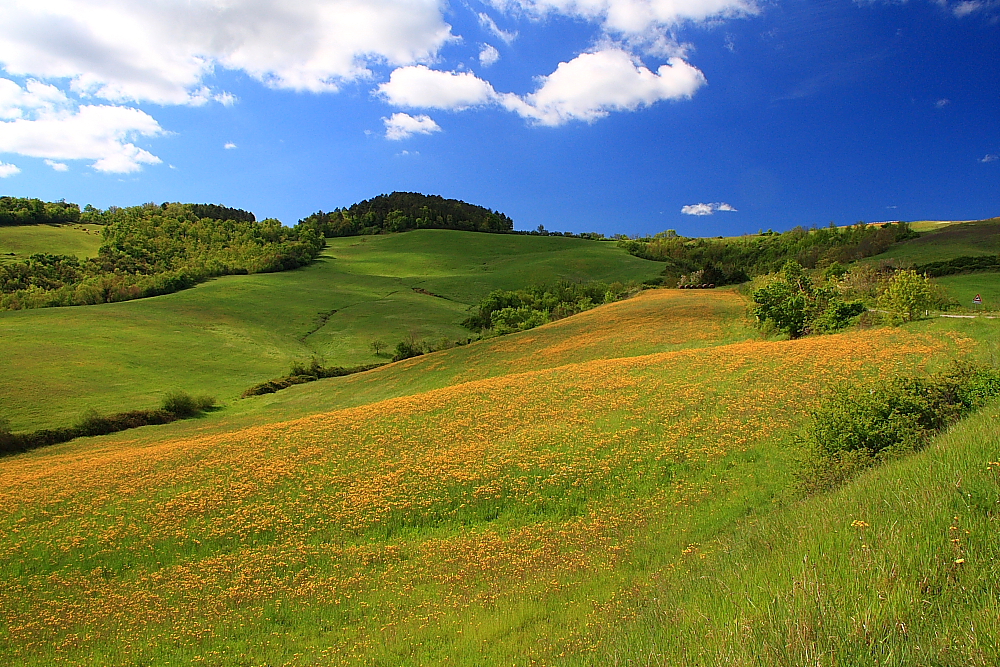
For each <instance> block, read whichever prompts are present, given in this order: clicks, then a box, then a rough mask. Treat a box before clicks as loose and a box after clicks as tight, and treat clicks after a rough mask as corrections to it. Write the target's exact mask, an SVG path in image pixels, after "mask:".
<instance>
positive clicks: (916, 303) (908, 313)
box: [878, 269, 933, 324]
mask: <svg viewBox="0 0 1000 667" xmlns="http://www.w3.org/2000/svg"><path fill="white" fill-rule="evenodd" d="M932 301H933V294H932V291H931V281H930V279H929V278H928V277H927V276H923V275H920V274H918V273H917V272H916V271H912V270H908V269H907V270H902V271H897V272H896V273H895V275H893V276H892V278H890V279H889V284H888V286H887V287H886V288H885V291H884V292H882V294H881V295H880V296H879V298H878V305H879V307H880V308H882V309H883V310H885V311H887V316H888V319H889V320H890V322H892V323H893V324H899V323H901V322H912V321H913V320H915V319H917V317H918V316H919V315H920V313H922V312H923V311H925V310H928V309H929V308H930V307H931V303H932Z"/></svg>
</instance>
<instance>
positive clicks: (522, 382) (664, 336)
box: [0, 292, 985, 665]
mask: <svg viewBox="0 0 1000 667" xmlns="http://www.w3.org/2000/svg"><path fill="white" fill-rule="evenodd" d="M675 294H676V293H675ZM668 298H671V299H676V298H682V299H694V298H700V299H703V301H702V303H701V305H700V306H698V307H699V308H703V309H704V308H707V309H708V310H711V309H713V308H726V307H728V306H727V304H728V303H729V300H732V299H738V297H736V296H735V295H734V294H733V293H723V292H718V293H703V294H690V293H683V296H681V297H675V296H671V297H663V296H657V293H651V296H648V297H645V298H638V299H635V300H631V301H626V302H621V303H616V304H610V305H608V306H605V307H602V308H598V309H595V310H593V311H589V312H587V313H583V314H581V315H578V316H575V317H574V318H570V319H569V320H566V321H565V323H564V324H562V328H561V329H560V327H559V326H558V325H560V324H561V323H555V324H554V325H550V326H549V327H543V328H541V329H538V330H535V331H532V332H527V333H526V334H522V335H520V336H512V337H508V338H504V339H497V340H494V341H489V342H488V346H487V345H485V344H484V345H483V346H482V349H479V350H478V351H477V350H476V349H475V348H476V347H477V346H470V347H469V348H460V349H457V350H450V351H446V352H441V353H438V354H435V355H430V356H428V357H426V358H423V359H420V360H413V361H408V362H403V363H402V364H399V365H396V366H397V368H396V370H394V371H393V372H394V373H396V374H397V376H398V375H399V374H400V373H403V372H407V371H405V369H410V370H409V371H408V372H413V373H419V372H424V371H427V370H428V369H427V366H428V365H432V364H436V365H437V366H436V368H437V370H436V372H437V373H438V374H439V375H440V376H447V377H450V378H452V379H451V382H452V384H448V385H447V386H442V387H440V388H436V389H430V390H428V391H423V392H419V393H412V394H409V395H401V396H397V397H394V398H387V399H385V400H379V401H375V402H370V403H366V404H362V405H356V406H354V407H347V408H342V409H337V410H334V411H327V412H320V413H318V414H315V415H311V416H307V417H303V418H299V419H294V420H290V421H275V422H274V423H268V424H263V425H257V426H252V427H248V428H243V429H240V430H235V431H231V432H223V433H214V434H207V435H192V436H190V437H178V438H174V439H166V440H162V441H156V440H151V439H150V438H149V437H148V436H144V437H142V438H141V439H139V438H130V437H125V436H121V435H120V436H118V437H111V438H104V439H98V440H92V441H89V442H87V441H81V442H79V443H73V444H70V445H65V446H60V447H56V448H52V449H50V450H40V451H36V452H33V453H31V454H27V455H23V456H17V457H11V458H7V459H3V460H0V479H2V484H0V619H2V620H3V623H2V624H0V656H2V657H3V658H4V661H5V663H6V664H18V665H52V664H74V665H80V664H94V665H97V664H115V665H167V664H170V665H178V664H208V665H327V664H329V665H339V664H376V665H428V664H445V665H447V664H468V665H484V664H507V665H510V664H516V665H532V664H562V663H579V664H586V663H593V664H614V661H616V660H618V659H619V658H620V657H622V656H625V657H627V659H628V661H631V662H632V663H634V664H646V662H641V663H640V657H638V656H637V655H636V654H635V653H634V649H635V647H636V646H639V644H638V643H637V642H635V641H633V640H632V639H630V637H631V635H623V634H622V632H626V631H627V632H636V633H640V634H642V636H644V637H650V636H651V635H650V627H651V626H655V629H656V631H657V632H661V633H662V632H663V628H664V627H668V626H669V624H679V623H681V621H680V620H678V619H677V618H674V617H672V616H670V614H668V613H667V612H666V611H664V610H669V609H670V608H671V603H670V602H669V596H670V595H676V596H677V600H678V604H680V600H681V599H682V598H683V599H684V600H686V603H687V604H688V605H689V606H690V608H691V609H692V611H691V614H692V618H695V617H696V611H694V605H693V603H692V602H691V594H688V593H684V594H683V595H682V594H681V593H679V592H677V590H676V589H677V587H679V586H681V585H682V584H683V583H684V582H686V581H687V578H688V577H689V576H690V573H691V572H699V571H700V570H699V568H711V567H713V564H714V563H719V562H721V560H720V559H723V558H731V550H730V551H726V549H724V548H722V547H721V546H720V545H722V544H724V539H723V538H724V536H726V535H729V534H731V533H732V532H733V531H736V530H741V529H742V528H741V527H746V526H751V527H753V526H754V525H756V523H757V519H756V517H759V516H764V515H767V514H768V513H769V512H772V511H775V510H774V508H776V507H785V506H788V505H789V503H794V502H796V500H795V498H794V497H793V494H792V491H790V489H792V488H793V486H794V484H793V482H794V479H793V477H794V475H793V473H794V469H795V465H796V461H797V457H798V456H799V455H800V453H801V452H800V448H799V447H798V446H797V444H796V440H795V433H796V432H797V430H798V429H799V428H800V427H801V426H802V424H803V423H804V420H805V419H806V416H807V414H808V411H809V410H810V409H811V408H812V407H814V406H815V405H816V402H817V401H818V400H819V398H820V397H821V396H822V394H823V392H824V391H826V390H827V389H829V388H830V387H832V386H834V385H836V384H837V383H839V382H841V381H843V380H845V379H848V378H859V377H880V376H882V375H885V374H889V373H893V372H900V371H905V372H912V373H917V372H920V371H921V370H922V369H925V368H927V367H929V366H932V365H936V364H941V363H943V361H944V360H945V359H947V358H950V357H953V356H956V355H960V354H962V353H963V351H966V352H967V351H969V350H971V349H972V348H973V346H974V341H973V340H972V339H970V338H968V337H964V336H963V335H961V334H955V333H954V332H947V333H948V334H949V335H946V333H941V332H933V333H932V332H922V331H920V330H918V329H872V330H863V331H855V332H851V333H846V334H840V335H833V336H824V337H809V338H804V339H800V340H795V341H766V340H743V341H742V342H732V343H729V344H717V345H715V346H709V345H708V343H707V342H706V343H705V346H701V345H700V343H699V341H703V340H704V341H710V340H713V339H714V340H716V341H724V339H725V337H726V336H728V335H732V336H735V335H736V332H739V331H744V330H743V329H742V328H741V327H742V326H743V325H741V324H740V323H739V322H738V321H737V320H735V319H733V320H732V321H729V322H727V323H719V322H717V321H713V320H712V318H703V319H702V318H698V317H697V316H694V315H692V316H691V317H690V319H684V318H683V316H678V318H677V320H676V321H675V322H674V324H673V325H671V326H670V327H660V329H662V331H663V332H660V333H655V332H657V331H659V330H658V329H657V326H658V323H657V322H656V317H657V310H656V306H657V305H661V306H662V305H663V303H661V302H660V301H657V299H660V300H665V299H668ZM685 303H687V302H685ZM691 303H694V302H693V301H692V302H691ZM682 305H683V304H682ZM688 305H689V306H690V305H691V304H690V303H689V304H688ZM675 307H676V308H679V310H678V311H677V312H684V308H682V307H679V306H677V305H676V303H674V302H671V303H670V304H668V307H667V308H666V310H667V311H668V313H669V312H670V311H669V309H670V308H675ZM661 310H664V309H662V308H661ZM692 312H693V311H692ZM644 322H645V323H646V324H641V325H640V324H637V323H644ZM626 323H627V324H629V326H625V324H626ZM547 330H551V331H555V332H556V333H554V334H547V333H546V331H547ZM645 330H650V331H653V332H654V333H652V334H650V335H649V336H647V337H644V336H643V335H642V332H643V331H645ZM566 331H569V332H570V333H565V332H566ZM670 331H672V332H673V334H670V333H669V332H670ZM664 332H666V333H664ZM671 336H673V338H672V337H671ZM685 336H686V338H685ZM677 341H683V344H681V345H675V346H674V347H675V348H687V349H672V348H671V345H672V344H674V343H676V342H677ZM656 349H661V350H662V349H667V350H668V351H660V352H657V351H655V350H656ZM487 350H489V351H490V352H491V353H492V354H494V355H495V356H493V357H491V359H492V362H491V363H492V364H493V366H488V365H487V362H486V361H484V362H483V365H482V367H480V368H479V369H478V370H477V366H476V365H475V364H474V363H471V361H472V359H471V356H470V355H473V354H475V355H480V356H484V357H489V354H487ZM453 353H454V355H453V356H452V354H453ZM500 368H506V369H507V371H506V372H505V373H504V372H500V371H499V370H498V369H500ZM400 369H404V370H400ZM379 372H380V371H376V372H374V373H372V374H369V375H368V377H367V379H365V378H364V376H352V377H351V378H344V380H350V382H351V383H353V385H352V384H348V383H341V385H337V386H357V385H358V384H359V383H360V382H362V381H363V382H369V383H371V382H377V378H378V377H380V376H379V375H378V373H379ZM314 384H315V385H317V386H319V385H323V384H324V383H323V382H317V383H314ZM330 386H333V385H330ZM318 390H319V389H316V388H310V391H318ZM984 465H985V463H984ZM855 518H858V519H861V518H864V519H866V520H867V521H869V522H871V523H873V524H874V521H873V518H872V516H870V515H863V516H862V515H858V516H857V517H855ZM801 520H803V521H806V520H807V519H806V518H802V519H801ZM850 527H851V524H850V522H849V521H848V528H850ZM852 530H853V531H854V533H849V534H851V535H855V534H857V533H858V532H859V531H862V530H869V528H868V527H867V526H866V527H865V528H863V529H862V528H858V527H857V526H855V527H854V528H852ZM720 540H723V541H720ZM772 548H774V549H778V548H780V547H779V545H777V544H775V545H772ZM706 571H709V570H706ZM711 573H712V576H713V577H718V576H719V573H718V571H717V570H711ZM699 576H700V575H699ZM802 585H803V586H805V587H808V586H810V585H812V584H810V583H809V582H808V581H806V582H804V583H803V584H802ZM713 587H714V590H715V591H716V592H715V594H716V595H720V596H724V595H730V594H733V592H732V591H731V590H730V591H729V592H728V593H727V592H726V588H725V582H724V581H721V580H720V581H717V582H714V583H713ZM803 590H811V589H808V588H804V589H803ZM699 594H700V593H699ZM661 595H666V596H667V597H666V598H663V599H661V598H660V596H661ZM685 596H687V597H685ZM689 620H690V619H689ZM650 624H651V625H650ZM709 626H711V624H706V626H705V627H709ZM712 627H715V626H712ZM709 629H710V631H713V632H716V633H720V632H721V629H720V628H718V627H715V629H714V630H712V629H711V627H710V628H709ZM654 634H655V633H654ZM737 634H738V633H737ZM685 636H686V637H688V639H689V640H690V639H692V637H693V635H690V634H689V635H685ZM727 636H730V637H732V633H730V635H727ZM772 639H773V638H772ZM761 641H763V639H762V640H761ZM776 641H778V642H779V643H780V642H782V641H784V640H782V639H781V638H778V639H777V640H776ZM669 643H670V642H669V641H668V639H663V638H659V639H658V638H656V637H653V638H652V639H649V640H648V642H647V643H644V644H641V645H642V646H643V647H646V648H648V649H649V651H650V653H649V655H650V656H652V655H661V659H650V660H648V661H647V662H651V663H654V664H681V663H680V661H679V660H676V659H674V660H670V659H667V658H664V657H662V656H663V654H660V653H657V651H661V650H663V649H664V647H665V646H667V645H668V644H669ZM616 656H617V657H616ZM622 659H623V660H624V659H625V658H622ZM796 659H797V657H796ZM623 664H624V663H623ZM699 664H701V663H699ZM705 664H712V662H711V661H710V660H709V661H708V662H706V663H705ZM746 664H752V663H750V662H747V663H746ZM762 664H779V663H762ZM788 664H804V663H802V662H794V661H792V662H789V663H788ZM810 664H813V663H810ZM815 664H823V665H826V664H831V665H832V664H834V663H833V662H822V661H818V662H815ZM837 664H839V663H837ZM845 664H846V663H845ZM880 664H881V663H880Z"/></svg>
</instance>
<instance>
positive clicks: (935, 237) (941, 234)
mask: <svg viewBox="0 0 1000 667" xmlns="http://www.w3.org/2000/svg"><path fill="white" fill-rule="evenodd" d="M997 253H1000V218H991V219H989V220H977V221H974V222H962V223H955V224H951V225H946V226H942V227H940V228H938V229H936V230H933V231H929V232H928V233H926V234H924V235H923V236H921V237H920V238H917V239H913V240H910V241H904V242H902V243H897V244H895V245H893V246H892V247H891V248H889V250H888V251H886V252H884V253H882V254H881V255H876V256H875V257H874V258H873V259H875V260H883V259H896V260H905V261H908V262H913V263H915V264H925V263H927V262H937V261H941V260H946V259H951V258H953V257H962V256H975V255H995V254H997Z"/></svg>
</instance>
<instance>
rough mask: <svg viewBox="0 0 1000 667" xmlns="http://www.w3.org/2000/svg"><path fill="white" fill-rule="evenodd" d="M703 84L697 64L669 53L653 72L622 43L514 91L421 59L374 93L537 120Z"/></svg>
mask: <svg viewBox="0 0 1000 667" xmlns="http://www.w3.org/2000/svg"><path fill="white" fill-rule="evenodd" d="M704 84H705V77H704V75H703V74H702V73H701V71H699V70H698V69H697V68H695V67H693V66H691V65H689V64H688V63H686V62H684V61H683V60H681V59H680V58H671V59H670V60H669V61H668V62H667V64H666V65H661V66H660V67H659V68H658V69H657V71H656V72H655V73H654V72H652V71H650V70H649V69H648V68H646V67H645V66H643V65H642V64H641V63H638V62H636V61H635V60H634V59H633V57H632V56H631V55H630V54H629V53H627V52H626V51H624V50H622V49H621V48H617V47H612V48H608V49H605V50H602V51H595V52H593V53H582V54H580V55H579V56H577V57H576V58H574V59H573V60H571V61H569V62H564V63H559V66H558V67H556V71H555V72H553V73H552V74H550V75H548V76H544V77H539V87H538V89H537V90H536V91H535V92H533V93H530V94H528V95H525V96H524V97H519V96H517V95H515V94H513V93H498V92H497V91H496V90H494V88H493V86H492V85H491V84H490V83H489V82H488V81H484V80H483V79H480V78H479V77H477V76H476V75H475V74H473V73H471V72H444V71H440V70H432V69H429V68H428V67H426V66H424V65H416V66H410V67H401V68H399V69H397V70H395V71H394V72H393V73H392V74H391V75H390V77H389V81H388V82H387V83H383V84H381V85H380V86H379V93H380V94H381V95H382V96H383V97H384V98H385V99H386V100H387V101H388V102H389V103H390V104H393V105H395V106H400V107H411V108H428V109H448V110H460V109H466V108H469V107H475V106H486V105H499V106H502V107H504V108H506V109H507V110H508V111H513V112H514V113H516V114H518V115H520V116H522V117H523V118H527V119H530V120H532V121H534V122H536V123H538V124H539V125H548V126H557V125H563V124H565V123H568V122H570V121H572V120H582V121H586V122H592V121H594V120H597V119H598V118H602V117H604V116H607V115H608V113H610V112H611V111H634V110H635V109H637V108H639V107H643V106H648V105H650V104H654V103H656V102H658V101H661V100H669V99H681V98H689V97H691V96H692V95H694V93H695V91H697V90H698V89H699V88H700V87H701V86H703V85H704Z"/></svg>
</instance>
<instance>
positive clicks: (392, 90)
mask: <svg viewBox="0 0 1000 667" xmlns="http://www.w3.org/2000/svg"><path fill="white" fill-rule="evenodd" d="M378 90H379V93H381V94H382V96H383V97H385V99H386V100H387V101H388V102H389V103H390V104H393V105H395V106H398V107H415V108H425V109H465V108H468V107H473V106H480V105H483V104H489V103H490V102H492V101H493V100H494V99H496V91H494V90H493V86H491V85H490V84H489V83H487V82H486V81H483V80H482V79H480V78H479V77H477V76H476V75H475V74H473V73H472V72H442V71H440V70H432V69H429V68H427V67H426V66H424V65H414V66H410V67H400V68H399V69H396V70H394V71H393V73H392V74H390V75H389V81H387V82H386V83H383V84H381V85H380V86H379V87H378Z"/></svg>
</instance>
